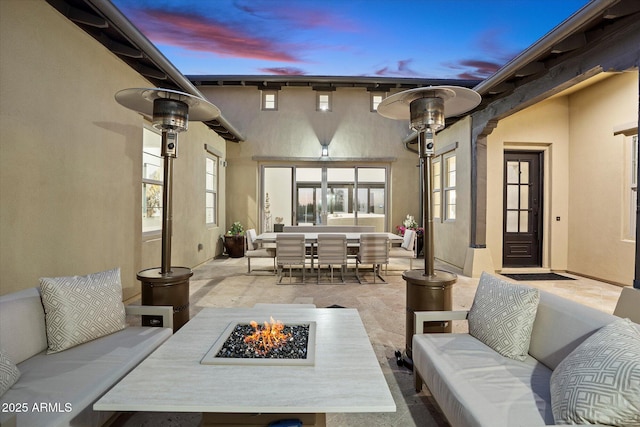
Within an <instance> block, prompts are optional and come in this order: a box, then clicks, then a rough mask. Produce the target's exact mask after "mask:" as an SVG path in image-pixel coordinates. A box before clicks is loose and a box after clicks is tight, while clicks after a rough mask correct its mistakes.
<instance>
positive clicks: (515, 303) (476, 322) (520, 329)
mask: <svg viewBox="0 0 640 427" xmlns="http://www.w3.org/2000/svg"><path fill="white" fill-rule="evenodd" d="M539 300H540V292H539V291H538V290H537V289H535V288H531V287H528V286H522V285H516V284H513V283H509V282H506V281H504V280H500V279H499V278H497V277H494V276H492V275H490V274H487V273H484V272H483V273H482V276H481V277H480V283H478V290H477V291H476V295H475V298H474V300H473V304H472V306H471V309H470V310H469V333H470V334H471V335H472V336H474V337H475V338H477V339H478V340H480V341H482V342H483V343H485V344H486V345H488V346H489V347H491V348H492V349H494V350H495V351H496V352H498V353H500V354H501V355H503V356H505V357H509V358H511V359H516V360H525V359H526V357H527V353H528V352H529V343H530V341H531V330H532V328H533V321H534V320H535V318H536V311H537V310H538V301H539Z"/></svg>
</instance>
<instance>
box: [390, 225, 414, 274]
mask: <svg viewBox="0 0 640 427" xmlns="http://www.w3.org/2000/svg"><path fill="white" fill-rule="evenodd" d="M415 247H416V232H415V230H410V229H406V230H405V231H404V236H403V238H402V244H401V245H400V246H391V247H390V248H389V258H409V270H413V260H414V259H416V248H415Z"/></svg>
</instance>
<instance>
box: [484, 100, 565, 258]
mask: <svg viewBox="0 0 640 427" xmlns="http://www.w3.org/2000/svg"><path fill="white" fill-rule="evenodd" d="M568 121H569V105H568V99H567V98H566V97H556V98H553V99H549V100H546V101H543V102H540V103H538V104H536V105H534V106H532V107H529V108H527V109H525V110H523V111H520V112H518V113H516V114H514V115H512V116H509V117H507V118H505V119H503V120H500V122H499V123H498V126H497V127H496V129H494V131H493V132H492V133H491V134H490V135H489V137H488V140H487V165H488V166H487V248H489V249H490V250H491V257H492V259H493V262H494V266H495V268H496V270H500V269H501V268H502V249H503V248H502V230H503V227H502V224H503V216H504V215H503V182H504V151H505V150H531V151H542V152H544V155H543V157H544V160H543V161H544V178H543V179H544V188H543V212H542V215H543V226H542V227H543V229H542V234H543V248H542V252H543V254H542V258H543V259H542V266H543V267H546V268H551V269H554V270H565V269H566V268H567V238H568V237H567V227H568V223H569V220H570V218H569V217H568V212H569V211H568V196H569V193H568V192H569V186H568V178H569V169H568V156H569V131H568ZM556 217H560V221H556V220H555V218H556ZM551 219H553V221H551Z"/></svg>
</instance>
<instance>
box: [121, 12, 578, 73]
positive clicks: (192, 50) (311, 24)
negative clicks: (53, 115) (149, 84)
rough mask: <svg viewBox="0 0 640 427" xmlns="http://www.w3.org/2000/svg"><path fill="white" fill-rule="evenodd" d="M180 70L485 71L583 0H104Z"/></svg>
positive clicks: (546, 30)
mask: <svg viewBox="0 0 640 427" xmlns="http://www.w3.org/2000/svg"><path fill="white" fill-rule="evenodd" d="M112 2H113V3H114V4H115V5H116V6H117V7H118V8H119V9H120V10H121V11H122V12H123V13H124V14H125V16H127V17H128V18H129V19H130V20H131V21H132V22H133V24H134V25H135V26H136V27H137V28H138V29H139V30H140V31H141V32H142V33H143V34H144V35H145V36H146V37H147V38H148V39H149V40H151V42H153V43H154V45H155V46H156V47H157V48H158V49H159V50H160V51H161V52H162V53H163V54H164V55H165V56H166V57H167V58H168V59H169V60H170V61H171V62H172V63H173V64H174V65H175V66H176V67H177V68H178V70H180V71H181V72H182V73H183V74H186V75H189V74H209V75H219V74H222V75H224V74H231V75H278V74H282V75H310V76H382V77H410V78H414V77H419V78H444V79H448V78H452V79H458V78H461V79H484V78H486V77H488V76H489V75H491V74H492V73H493V72H494V71H495V70H497V69H498V68H499V67H501V66H502V65H504V64H505V63H506V62H508V61H509V60H510V59H512V58H513V57H514V56H515V55H517V54H518V53H520V52H522V51H523V50H524V49H526V48H527V47H529V46H530V45H531V44H533V43H534V42H536V41H537V40H539V39H540V38H541V37H543V36H544V35H545V34H547V33H548V32H549V31H551V30H552V29H553V28H554V27H556V26H557V25H558V24H560V23H561V22H562V21H564V20H565V19H567V18H569V17H570V16H571V15H572V14H574V13H575V12H576V11H578V10H579V9H581V8H582V7H583V6H584V5H585V4H587V3H588V1H587V0H394V1H383V0H112Z"/></svg>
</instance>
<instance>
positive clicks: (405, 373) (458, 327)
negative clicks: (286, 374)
mask: <svg viewBox="0 0 640 427" xmlns="http://www.w3.org/2000/svg"><path fill="white" fill-rule="evenodd" d="M272 263H273V261H272V260H270V259H253V260H252V272H251V274H247V260H246V259H245V258H220V259H216V260H213V261H210V262H207V263H205V264H203V265H200V266H198V267H197V268H194V275H193V277H192V278H191V282H190V303H191V306H190V316H191V317H193V316H195V315H196V314H197V313H198V312H199V311H200V310H201V309H202V308H204V307H252V306H253V305H254V304H255V303H258V302H260V303H292V304H296V303H305V304H306V303H312V304H315V305H316V306H317V307H330V306H333V305H338V306H342V307H349V308H356V309H358V312H359V313H360V317H361V318H362V321H363V323H364V326H365V328H366V330H367V333H368V335H369V339H370V341H371V344H372V346H373V349H374V352H375V354H376V356H377V358H378V361H379V362H380V366H381V367H382V371H383V374H384V375H385V378H386V380H387V384H388V385H389V389H390V390H391V393H392V395H393V397H394V399H395V402H396V407H397V411H396V412H395V413H378V414H376V413H372V414H328V415H327V425H328V426H333V427H360V426H362V427H364V426H367V427H371V426H403V427H405V426H448V425H449V424H448V423H447V421H446V419H445V418H444V416H443V415H442V414H441V413H440V411H439V409H438V408H437V405H436V404H435V401H434V400H433V399H432V397H431V396H430V394H429V391H428V390H427V389H426V388H424V389H423V391H422V392H421V393H416V392H415V391H414V385H413V384H414V383H413V374H412V372H411V371H410V370H408V369H406V368H404V367H399V366H398V365H397V363H396V357H395V354H394V353H395V351H396V350H402V349H404V347H405V307H406V302H405V287H406V285H405V281H404V280H403V279H402V272H403V271H405V270H407V269H408V268H409V260H403V259H394V260H392V263H391V264H390V266H389V271H388V275H387V276H386V280H387V282H388V283H386V284H385V283H380V282H379V281H378V282H377V283H375V284H374V283H373V280H372V276H371V272H370V271H369V272H368V273H367V275H366V278H367V279H369V280H368V281H367V283H362V284H359V283H358V282H357V280H356V279H355V276H353V273H352V272H351V271H350V272H349V274H350V276H348V277H347V283H346V284H320V285H318V284H316V283H314V282H315V274H313V275H312V274H307V279H309V278H311V279H312V281H311V282H310V283H305V284H302V283H300V277H294V280H293V284H289V283H288V279H285V280H284V281H283V283H282V284H277V278H276V276H274V275H273V273H272V272H271V270H270V269H271V268H272V265H273V264H272ZM423 263H424V261H423V260H421V259H419V260H416V261H414V263H413V268H414V269H420V268H423ZM254 268H255V270H253V269H254ZM436 269H442V270H446V271H450V272H453V273H456V274H458V280H457V282H456V284H455V285H454V287H453V309H454V310H459V309H469V307H470V306H471V303H472V302H473V297H474V295H475V291H476V287H477V285H478V279H477V278H475V279H474V278H469V277H465V276H462V274H461V272H460V271H459V270H457V269H456V268H453V267H451V266H447V265H443V264H440V263H438V262H436ZM559 273H561V274H563V275H565V276H568V277H571V278H574V279H576V280H558V281H531V282H517V283H523V284H524V283H526V284H528V285H530V286H533V287H537V288H540V289H543V290H545V291H548V292H551V293H554V294H557V295H560V296H562V297H565V298H568V299H571V300H574V301H578V302H580V303H582V304H585V305H588V306H591V307H594V308H597V309H599V310H602V311H605V312H607V313H612V312H613V309H614V308H615V305H616V302H617V300H618V297H619V295H620V292H621V289H622V288H620V287H618V286H615V285H611V284H607V283H603V282H599V281H596V280H591V279H587V278H583V277H580V276H576V275H572V274H567V273H563V272H559ZM505 279H506V280H509V281H512V280H511V279H508V278H505ZM513 282H515V281H513ZM134 302H136V303H139V301H134ZM453 329H454V332H466V324H465V322H454V325H453ZM247 397H248V398H250V390H247ZM200 420H201V414H181V413H147V412H139V413H133V414H122V415H121V416H120V417H119V418H118V419H117V420H116V422H115V424H114V425H115V426H121V427H138V426H154V427H169V426H176V427H177V426H179V427H191V426H194V427H195V426H198V425H199V423H200Z"/></svg>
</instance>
